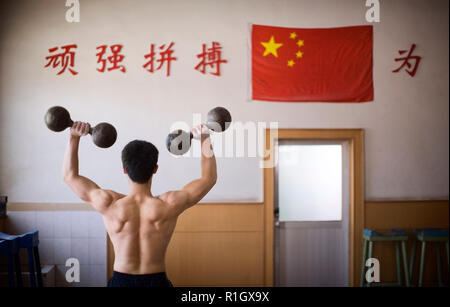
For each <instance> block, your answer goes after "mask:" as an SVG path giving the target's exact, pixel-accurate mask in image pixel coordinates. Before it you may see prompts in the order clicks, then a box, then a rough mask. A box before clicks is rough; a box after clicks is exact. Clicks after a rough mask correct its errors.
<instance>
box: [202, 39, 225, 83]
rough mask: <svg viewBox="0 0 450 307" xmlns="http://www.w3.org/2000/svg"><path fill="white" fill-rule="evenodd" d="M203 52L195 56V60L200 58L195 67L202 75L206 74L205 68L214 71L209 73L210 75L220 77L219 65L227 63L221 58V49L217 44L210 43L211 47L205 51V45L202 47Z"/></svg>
mask: <svg viewBox="0 0 450 307" xmlns="http://www.w3.org/2000/svg"><path fill="white" fill-rule="evenodd" d="M202 48H203V52H202V53H200V54H197V58H200V59H201V61H200V63H199V64H198V65H197V66H196V67H195V69H197V70H198V71H200V72H201V73H202V74H204V73H206V68H207V66H210V67H211V68H212V69H214V68H215V69H216V71H215V72H212V73H210V74H211V75H215V76H220V63H227V62H228V61H227V60H223V59H222V58H221V54H222V51H221V50H222V47H220V44H219V43H218V42H212V47H211V48H209V49H208V50H206V44H203V45H202Z"/></svg>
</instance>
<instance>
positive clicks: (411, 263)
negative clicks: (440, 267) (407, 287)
mask: <svg viewBox="0 0 450 307" xmlns="http://www.w3.org/2000/svg"><path fill="white" fill-rule="evenodd" d="M416 245H417V240H416V239H413V245H412V248H411V258H410V260H409V282H410V283H412V281H413V280H412V279H413V273H414V264H415V262H416Z"/></svg>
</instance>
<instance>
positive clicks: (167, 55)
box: [142, 42, 177, 77]
mask: <svg viewBox="0 0 450 307" xmlns="http://www.w3.org/2000/svg"><path fill="white" fill-rule="evenodd" d="M173 45H174V43H173V42H172V43H170V45H169V47H167V49H166V50H164V51H161V52H159V55H160V58H159V59H158V60H156V62H158V63H159V66H158V67H157V68H156V69H155V68H154V61H155V55H156V54H155V51H154V49H155V46H154V44H151V45H150V53H148V54H146V55H145V56H144V58H146V59H149V60H148V62H147V63H145V64H144V65H142V67H144V68H145V69H146V70H147V71H148V72H150V73H153V72H154V71H155V70H159V69H161V67H162V66H163V64H164V63H166V62H167V70H166V76H167V77H168V76H170V62H171V61H176V60H177V58H176V57H173V56H172V53H173V50H172V49H171V48H172V47H173ZM165 46H166V45H165V44H164V45H162V46H161V47H159V49H160V50H163V49H164V47H165Z"/></svg>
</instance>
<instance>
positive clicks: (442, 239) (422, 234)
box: [409, 228, 449, 287]
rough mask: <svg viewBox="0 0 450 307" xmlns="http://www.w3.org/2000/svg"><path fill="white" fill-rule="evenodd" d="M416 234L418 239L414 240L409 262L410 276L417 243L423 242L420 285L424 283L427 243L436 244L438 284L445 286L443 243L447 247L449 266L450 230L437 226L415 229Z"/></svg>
mask: <svg viewBox="0 0 450 307" xmlns="http://www.w3.org/2000/svg"><path fill="white" fill-rule="evenodd" d="M414 234H415V235H416V240H414V242H413V247H412V252H411V261H410V264H409V276H412V275H413V268H414V262H415V257H416V245H417V242H418V241H420V242H422V251H421V253H420V265H419V282H418V286H419V287H422V285H423V276H424V272H425V255H426V247H427V243H430V244H433V243H434V244H436V249H437V251H436V254H437V256H436V258H437V259H436V260H437V275H438V284H439V286H440V287H443V286H444V284H443V282H442V265H441V248H440V246H441V244H444V243H445V247H446V249H447V267H448V265H449V256H448V230H445V229H437V228H429V229H420V228H419V229H414Z"/></svg>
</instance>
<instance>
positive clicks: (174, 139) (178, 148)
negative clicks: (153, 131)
mask: <svg viewBox="0 0 450 307" xmlns="http://www.w3.org/2000/svg"><path fill="white" fill-rule="evenodd" d="M192 138H193V135H192V133H188V132H186V131H183V130H181V129H179V130H174V131H172V132H171V133H169V135H168V136H167V138H166V147H167V150H168V151H169V152H170V153H172V154H174V155H177V156H181V155H183V154H185V153H186V152H187V151H188V150H189V148H191V141H192Z"/></svg>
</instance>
